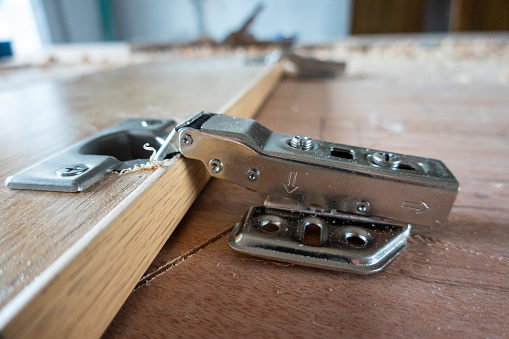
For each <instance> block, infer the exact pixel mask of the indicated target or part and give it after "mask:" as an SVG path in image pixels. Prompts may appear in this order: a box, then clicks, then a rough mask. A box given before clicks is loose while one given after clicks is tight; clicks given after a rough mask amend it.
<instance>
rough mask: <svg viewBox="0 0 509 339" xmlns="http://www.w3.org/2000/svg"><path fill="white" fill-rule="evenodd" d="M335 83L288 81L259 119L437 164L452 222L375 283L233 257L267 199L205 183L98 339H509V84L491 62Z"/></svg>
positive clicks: (388, 61)
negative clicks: (239, 233) (245, 226)
mask: <svg viewBox="0 0 509 339" xmlns="http://www.w3.org/2000/svg"><path fill="white" fill-rule="evenodd" d="M348 62H349V64H348V70H347V73H346V74H345V76H344V77H342V78H340V79H335V80H309V81H303V80H298V79H286V80H284V81H283V82H282V83H281V84H280V85H279V87H278V88H277V89H276V91H275V93H274V94H273V95H272V97H271V99H270V100H269V101H268V102H267V103H266V105H265V106H264V107H263V109H262V110H261V112H260V113H259V115H258V116H257V120H258V121H259V122H260V123H262V124H264V125H266V126H267V127H268V128H270V129H272V130H275V131H278V132H282V133H288V134H304V135H307V136H309V137H312V138H318V139H324V140H327V141H333V142H338V143H344V144H351V145H355V146H363V147H373V148H377V149H383V150H388V151H394V152H401V153H407V154H412V155H418V156H424V157H431V158H437V159H441V160H443V161H444V162H445V164H446V165H447V166H448V167H449V169H450V170H451V171H452V172H453V173H454V174H455V175H456V177H457V179H458V181H459V182H460V186H461V189H460V192H459V194H458V198H457V200H456V203H455V206H454V207H453V209H452V212H451V214H450V217H449V221H448V223H446V224H445V225H443V226H440V227H433V228H427V227H419V226H416V227H413V229H412V233H411V236H410V238H409V244H408V248H407V249H406V250H405V251H404V252H402V253H401V254H400V256H399V257H398V258H396V260H395V261H394V262H393V263H391V264H390V265H389V266H388V267H387V268H386V269H385V270H384V271H382V272H380V273H377V274H373V275H370V276H359V275H354V274H349V273H338V272H333V271H326V270H320V269H314V268H308V267H302V266H297V265H291V264H285V263H278V262H273V261H269V260H263V259H259V258H255V257H251V256H247V255H243V254H239V253H236V252H234V251H233V250H232V249H230V248H229V246H228V242H227V238H228V235H229V231H230V230H231V228H232V227H233V225H234V224H235V223H236V222H238V221H240V219H241V217H242V215H243V214H244V213H245V212H246V211H247V209H248V208H249V207H250V206H254V205H261V204H262V202H263V200H264V198H265V197H264V196H263V195H262V194H258V193H256V192H251V191H248V190H246V189H244V188H242V187H237V186H235V185H232V184H229V183H227V182H223V181H220V180H216V179H213V180H212V181H211V182H209V184H208V186H207V187H206V188H205V190H204V191H203V192H202V194H201V196H200V197H199V198H198V200H197V201H196V202H195V204H194V205H193V206H192V207H191V209H190V211H189V213H188V214H187V215H186V217H185V218H184V220H183V221H182V222H181V224H180V225H179V227H178V228H177V230H176V232H175V233H174V234H173V236H172V237H171V238H170V239H169V241H168V242H167V243H166V245H165V246H164V247H163V249H162V251H161V252H160V253H159V255H158V256H157V257H156V259H155V261H154V262H153V263H152V265H151V267H150V268H149V270H148V272H147V273H146V274H145V279H144V280H142V281H141V282H140V284H139V285H138V286H137V287H136V289H135V290H134V291H133V293H132V294H131V296H130V297H129V299H128V300H127V302H126V304H125V305H124V306H123V308H122V309H121V310H120V312H119V313H118V315H117V317H116V318H115V320H114V321H113V323H112V324H111V326H110V327H109V328H108V330H107V331H106V333H105V337H132V338H136V337H172V336H176V335H183V336H189V337H211V336H212V337H236V336H239V337H246V336H248V337H260V336H269V337H290V336H291V337H324V336H325V337H338V335H341V336H348V337H372V336H382V337H393V336H394V335H395V334H396V335H397V336H398V337H437V336H445V337H503V336H507V335H509V325H508V324H507V317H508V315H509V312H508V310H507V305H508V302H509V279H508V273H509V261H508V258H509V222H508V220H509V207H508V206H509V205H508V202H509V199H508V196H509V194H508V193H507V192H508V190H507V188H508V186H509V111H508V110H509V95H508V94H509V85H508V83H507V79H506V76H507V72H509V69H508V68H507V66H506V65H507V64H506V63H504V62H501V61H500V60H498V61H497V60H495V61H487V60H473V59H469V60H453V61H451V60H445V59H442V58H427V59H420V58H395V57H387V56H381V57H376V58H374V57H363V56H357V57H355V58H351V59H349V60H348Z"/></svg>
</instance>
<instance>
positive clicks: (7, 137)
mask: <svg viewBox="0 0 509 339" xmlns="http://www.w3.org/2000/svg"><path fill="white" fill-rule="evenodd" d="M280 74H281V70H280V67H279V66H278V65H274V66H265V65H250V66H246V64H245V62H244V60H243V59H242V58H235V57H226V58H207V59H194V60H183V59H182V58H180V59H179V60H175V59H174V60H171V61H169V62H157V63H146V64H140V65H135V66H131V67H126V68H119V69H116V70H111V71H107V72H99V73H97V74H91V75H87V76H84V77H78V78H74V79H70V80H66V81H57V82H42V83H38V84H36V85H32V86H29V85H27V86H26V87H24V88H22V89H14V90H6V91H5V92H2V93H0V107H1V111H0V118H1V121H2V133H1V134H0V141H1V144H2V147H3V151H2V155H1V156H2V167H1V169H0V178H1V179H2V182H3V180H5V178H6V177H7V176H8V175H12V174H14V173H16V172H17V171H20V170H22V169H23V168H26V167H28V166H31V165H33V164H34V163H36V162H38V161H42V160H44V159H45V158H48V157H49V156H51V155H53V154H55V153H58V152H59V151H61V150H62V149H65V148H67V147H68V146H70V145H72V144H73V143H75V142H77V141H78V140H81V139H83V138H85V137H90V136H92V135H94V134H96V133H97V132H99V131H100V130H102V129H104V128H106V127H108V126H111V125H114V124H116V123H119V122H121V121H123V120H125V119H128V118H142V119H175V120H176V121H177V122H181V121H182V120H184V119H187V118H190V117H191V116H193V115H194V114H196V113H197V112H199V111H201V110H203V109H206V110H210V111H213V112H218V113H225V114H231V115H238V116H243V117H251V116H252V115H253V114H254V113H255V112H256V111H257V110H258V108H259V107H260V105H261V104H262V103H263V101H264V100H265V98H266V97H267V96H268V95H269V94H270V92H271V91H272V89H273V87H274V86H275V84H276V83H277V82H278V81H279V75H280ZM142 146H143V145H141V144H140V146H139V147H140V148H141V147H142ZM154 146H155V145H154ZM86 161H87V160H83V163H85V164H88V163H87V162H86ZM69 165H71V164H63V165H62V166H69ZM56 170H58V168H55V171H56ZM208 178H209V176H208V174H207V172H206V170H205V169H204V168H203V167H202V166H201V165H199V164H196V163H191V162H189V161H186V160H185V159H183V158H181V157H175V158H173V159H171V160H170V161H169V162H166V163H164V164H163V165H162V166H161V167H159V168H158V169H157V170H152V171H144V172H135V173H131V174H126V175H122V176H119V175H118V174H115V173H109V174H107V175H106V176H105V177H104V179H102V180H101V181H100V182H98V183H97V184H95V185H94V186H92V187H90V188H89V189H87V190H86V191H84V192H79V193H60V192H42V191H30V190H12V189H8V188H7V187H6V186H5V185H1V186H0V200H2V204H1V205H0V235H1V236H0V253H1V257H0V336H1V337H6V338H7V337H16V338H21V337H28V338H33V337H52V338H54V337H83V336H86V337H98V336H100V335H101V334H102V333H103V332H104V330H105V328H106V327H107V326H108V324H109V323H110V322H111V319H112V318H113V317H114V315H115V314H116V312H117V311H118V309H119V308H120V306H121V305H122V303H123V302H124V301H125V299H126V298H127V296H128V295H129V293H130V291H131V290H132V288H133V287H134V286H135V285H136V283H137V282H138V280H139V279H140V276H141V275H142V274H143V272H144V271H145V270H146V269H147V267H148V266H149V264H150V262H151V261H152V260H153V259H154V257H155V256H156V254H157V253H158V251H159V250H160V249H161V247H162V245H163V244H164V243H165V242H166V240H167V239H168V237H169V236H170V234H171V233H172V231H173V230H174V228H175V227H176V226H177V225H178V222H179V221H180V219H181V218H182V217H183V216H184V214H185V212H186V211H187V209H188V208H189V207H190V206H191V204H192V203H193V201H194V199H195V198H196V196H197V194H198V193H199V191H200V190H201V189H202V187H203V186H204V185H205V183H206V182H207V180H208Z"/></svg>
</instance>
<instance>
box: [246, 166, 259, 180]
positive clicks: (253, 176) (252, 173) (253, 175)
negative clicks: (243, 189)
mask: <svg viewBox="0 0 509 339" xmlns="http://www.w3.org/2000/svg"><path fill="white" fill-rule="evenodd" d="M259 177H260V171H258V170H257V169H256V168H251V169H250V170H249V171H247V178H248V179H249V181H256V180H258V178H259Z"/></svg>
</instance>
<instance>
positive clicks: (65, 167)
mask: <svg viewBox="0 0 509 339" xmlns="http://www.w3.org/2000/svg"><path fill="white" fill-rule="evenodd" d="M175 125H176V123H175V121H173V120H154V119H129V120H126V121H123V122H121V123H119V124H117V125H115V126H112V127H110V128H108V129H106V130H104V131H102V132H100V133H98V134H97V135H94V136H92V137H90V138H88V139H86V140H83V141H81V142H79V143H77V144H75V145H73V146H71V147H69V148H67V149H66V150H64V151H62V152H60V153H58V154H56V155H55V156H53V157H51V158H49V159H46V160H44V161H42V162H40V163H38V164H35V165H34V166H32V167H29V168H27V169H25V170H23V171H21V172H19V173H17V174H15V175H13V176H11V177H9V178H7V180H6V185H7V187H9V188H13V189H32V190H43V191H59V192H79V191H83V190H85V189H87V188H88V187H90V186H92V185H93V184H95V183H96V182H97V181H99V180H100V179H101V178H102V177H103V176H104V175H105V174H106V173H108V172H111V171H112V170H116V171H121V170H123V169H126V168H130V167H133V166H134V165H141V164H143V163H146V162H147V161H148V159H149V158H150V156H151V152H150V151H147V150H145V149H143V145H144V144H145V143H148V144H150V146H152V147H154V148H159V147H160V146H161V145H162V144H163V143H164V142H165V141H166V138H167V137H168V135H169V134H170V133H171V131H172V130H173V128H174V127H175Z"/></svg>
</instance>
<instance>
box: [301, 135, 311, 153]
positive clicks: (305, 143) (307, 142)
mask: <svg viewBox="0 0 509 339" xmlns="http://www.w3.org/2000/svg"><path fill="white" fill-rule="evenodd" d="M301 142H302V149H303V150H304V151H309V150H310V149H312V148H313V139H311V138H308V137H304V138H302V140H301Z"/></svg>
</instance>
